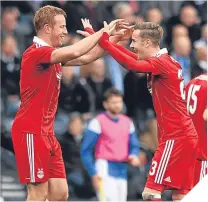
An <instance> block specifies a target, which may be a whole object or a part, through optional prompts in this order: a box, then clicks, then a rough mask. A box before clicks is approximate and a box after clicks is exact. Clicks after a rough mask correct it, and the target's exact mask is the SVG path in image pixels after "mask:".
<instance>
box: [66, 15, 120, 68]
mask: <svg viewBox="0 0 208 202" xmlns="http://www.w3.org/2000/svg"><path fill="white" fill-rule="evenodd" d="M81 21H82V25H83V27H84V29H85V31H80V30H78V31H77V33H78V34H81V35H82V36H84V37H89V36H90V35H93V34H94V33H95V32H94V30H93V28H92V25H91V24H90V21H89V20H88V19H81ZM121 21H123V20H121V19H118V20H114V21H112V22H111V23H110V24H109V28H113V27H114V26H115V25H116V23H118V22H121ZM110 41H112V42H116V38H115V37H114V36H111V37H110ZM104 54H105V50H104V49H103V48H101V47H100V46H99V44H97V45H96V46H95V47H94V48H93V49H92V50H91V51H89V52H88V53H86V54H84V55H82V56H81V57H78V58H76V59H74V60H69V61H68V62H67V63H66V64H65V66H73V65H86V64H89V63H91V62H94V61H95V60H97V59H98V58H100V57H102V56H103V55H104Z"/></svg>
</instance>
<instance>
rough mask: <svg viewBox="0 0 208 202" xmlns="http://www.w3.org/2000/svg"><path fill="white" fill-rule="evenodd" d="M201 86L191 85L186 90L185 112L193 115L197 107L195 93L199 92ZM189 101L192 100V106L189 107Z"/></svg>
mask: <svg viewBox="0 0 208 202" xmlns="http://www.w3.org/2000/svg"><path fill="white" fill-rule="evenodd" d="M200 88H201V86H199V85H194V84H191V85H190V87H189V90H188V97H187V110H188V112H189V113H191V114H194V112H195V111H196V107H197V96H196V92H197V91H199V90H200ZM191 99H192V100H193V105H190V101H191Z"/></svg>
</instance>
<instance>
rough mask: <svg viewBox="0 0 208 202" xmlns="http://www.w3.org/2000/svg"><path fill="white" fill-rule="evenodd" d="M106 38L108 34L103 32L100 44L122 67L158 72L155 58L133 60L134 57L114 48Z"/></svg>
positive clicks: (155, 73) (138, 70)
mask: <svg viewBox="0 0 208 202" xmlns="http://www.w3.org/2000/svg"><path fill="white" fill-rule="evenodd" d="M108 39H109V35H108V34H107V33H105V32H104V33H103V35H102V37H101V39H100V45H101V46H102V47H103V48H104V49H106V50H107V51H108V52H109V53H110V54H111V55H112V57H113V58H114V59H115V60H116V61H117V62H118V63H120V64H121V65H122V66H123V67H124V68H126V69H128V70H133V71H136V72H144V73H152V74H153V75H157V74H160V68H159V67H158V65H157V62H156V61H155V59H148V60H140V61H138V60H135V59H134V58H132V57H130V56H129V55H127V54H125V53H124V52H122V51H120V50H119V49H118V48H116V47H115V46H114V45H113V44H112V43H111V42H109V40H108Z"/></svg>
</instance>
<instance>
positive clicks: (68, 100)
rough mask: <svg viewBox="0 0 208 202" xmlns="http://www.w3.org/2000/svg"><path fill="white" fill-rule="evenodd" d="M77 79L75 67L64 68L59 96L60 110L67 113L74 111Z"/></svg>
mask: <svg viewBox="0 0 208 202" xmlns="http://www.w3.org/2000/svg"><path fill="white" fill-rule="evenodd" d="M76 81H77V78H76V77H75V75H74V70H73V67H62V80H61V90H60V95H59V109H62V110H63V111H65V112H66V113H70V112H72V111H75V110H74V103H73V96H74V95H73V90H74V86H75V84H76Z"/></svg>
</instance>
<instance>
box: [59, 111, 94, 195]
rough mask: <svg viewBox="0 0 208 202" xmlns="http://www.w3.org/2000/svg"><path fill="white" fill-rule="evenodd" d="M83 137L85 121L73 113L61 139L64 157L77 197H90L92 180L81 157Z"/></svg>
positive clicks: (68, 176) (71, 184)
mask: <svg viewBox="0 0 208 202" xmlns="http://www.w3.org/2000/svg"><path fill="white" fill-rule="evenodd" d="M82 138H83V121H82V119H81V115H80V114H78V113H72V114H71V116H70V119H69V125H68V131H67V132H66V133H65V134H64V135H63V136H62V139H61V146H62V152H63V159H64V162H65V167H66V172H67V174H68V175H67V180H69V182H70V183H69V186H72V189H73V191H74V192H75V195H76V196H77V197H80V198H88V197H89V198H90V197H92V195H93V191H92V190H93V189H92V185H91V180H90V178H89V176H88V174H87V172H86V171H85V169H84V167H83V165H82V161H81V158H80V148H81V142H82Z"/></svg>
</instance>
